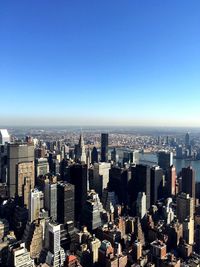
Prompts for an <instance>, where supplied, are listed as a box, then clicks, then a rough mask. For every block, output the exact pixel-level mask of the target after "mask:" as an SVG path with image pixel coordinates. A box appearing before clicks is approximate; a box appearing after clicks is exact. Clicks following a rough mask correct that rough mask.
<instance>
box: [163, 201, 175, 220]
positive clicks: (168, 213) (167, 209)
mask: <svg viewBox="0 0 200 267" xmlns="http://www.w3.org/2000/svg"><path fill="white" fill-rule="evenodd" d="M172 205H173V202H172V198H167V200H166V201H165V206H164V207H163V213H164V217H165V219H166V222H167V224H170V223H171V222H172V221H173V220H174V211H173V209H172Z"/></svg>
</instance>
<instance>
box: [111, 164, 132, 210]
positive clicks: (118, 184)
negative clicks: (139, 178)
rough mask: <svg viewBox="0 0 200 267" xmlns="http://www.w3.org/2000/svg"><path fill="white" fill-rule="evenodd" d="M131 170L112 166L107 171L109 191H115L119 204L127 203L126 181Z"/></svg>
mask: <svg viewBox="0 0 200 267" xmlns="http://www.w3.org/2000/svg"><path fill="white" fill-rule="evenodd" d="M130 179H131V172H130V171H129V170H128V169H124V168H120V167H118V166H113V167H112V168H111V169H110V172H109V184H108V189H109V191H113V192H115V194H116V196H117V198H118V201H119V203H120V204H124V205H127V204H128V194H127V192H128V182H129V180H130Z"/></svg>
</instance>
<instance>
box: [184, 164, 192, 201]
mask: <svg viewBox="0 0 200 267" xmlns="http://www.w3.org/2000/svg"><path fill="white" fill-rule="evenodd" d="M181 173H182V191H183V192H184V193H186V194H189V195H190V197H193V198H194V200H195V172H194V170H193V169H192V167H191V166H189V167H188V168H183V169H182V171H181Z"/></svg>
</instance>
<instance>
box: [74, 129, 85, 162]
mask: <svg viewBox="0 0 200 267" xmlns="http://www.w3.org/2000/svg"><path fill="white" fill-rule="evenodd" d="M76 159H77V160H78V161H79V162H82V163H86V153H85V145H84V140H83V135H82V134H81V135H80V139H79V143H78V146H77V155H76Z"/></svg>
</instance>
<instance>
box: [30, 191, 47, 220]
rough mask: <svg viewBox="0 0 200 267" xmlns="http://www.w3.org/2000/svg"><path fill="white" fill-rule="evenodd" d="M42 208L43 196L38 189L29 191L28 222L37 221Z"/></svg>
mask: <svg viewBox="0 0 200 267" xmlns="http://www.w3.org/2000/svg"><path fill="white" fill-rule="evenodd" d="M43 207H44V194H43V192H42V191H39V190H38V189H33V190H31V192H30V194H29V205H28V208H29V209H28V210H29V221H30V222H32V221H34V220H37V219H39V217H40V210H41V209H42V208H43Z"/></svg>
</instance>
